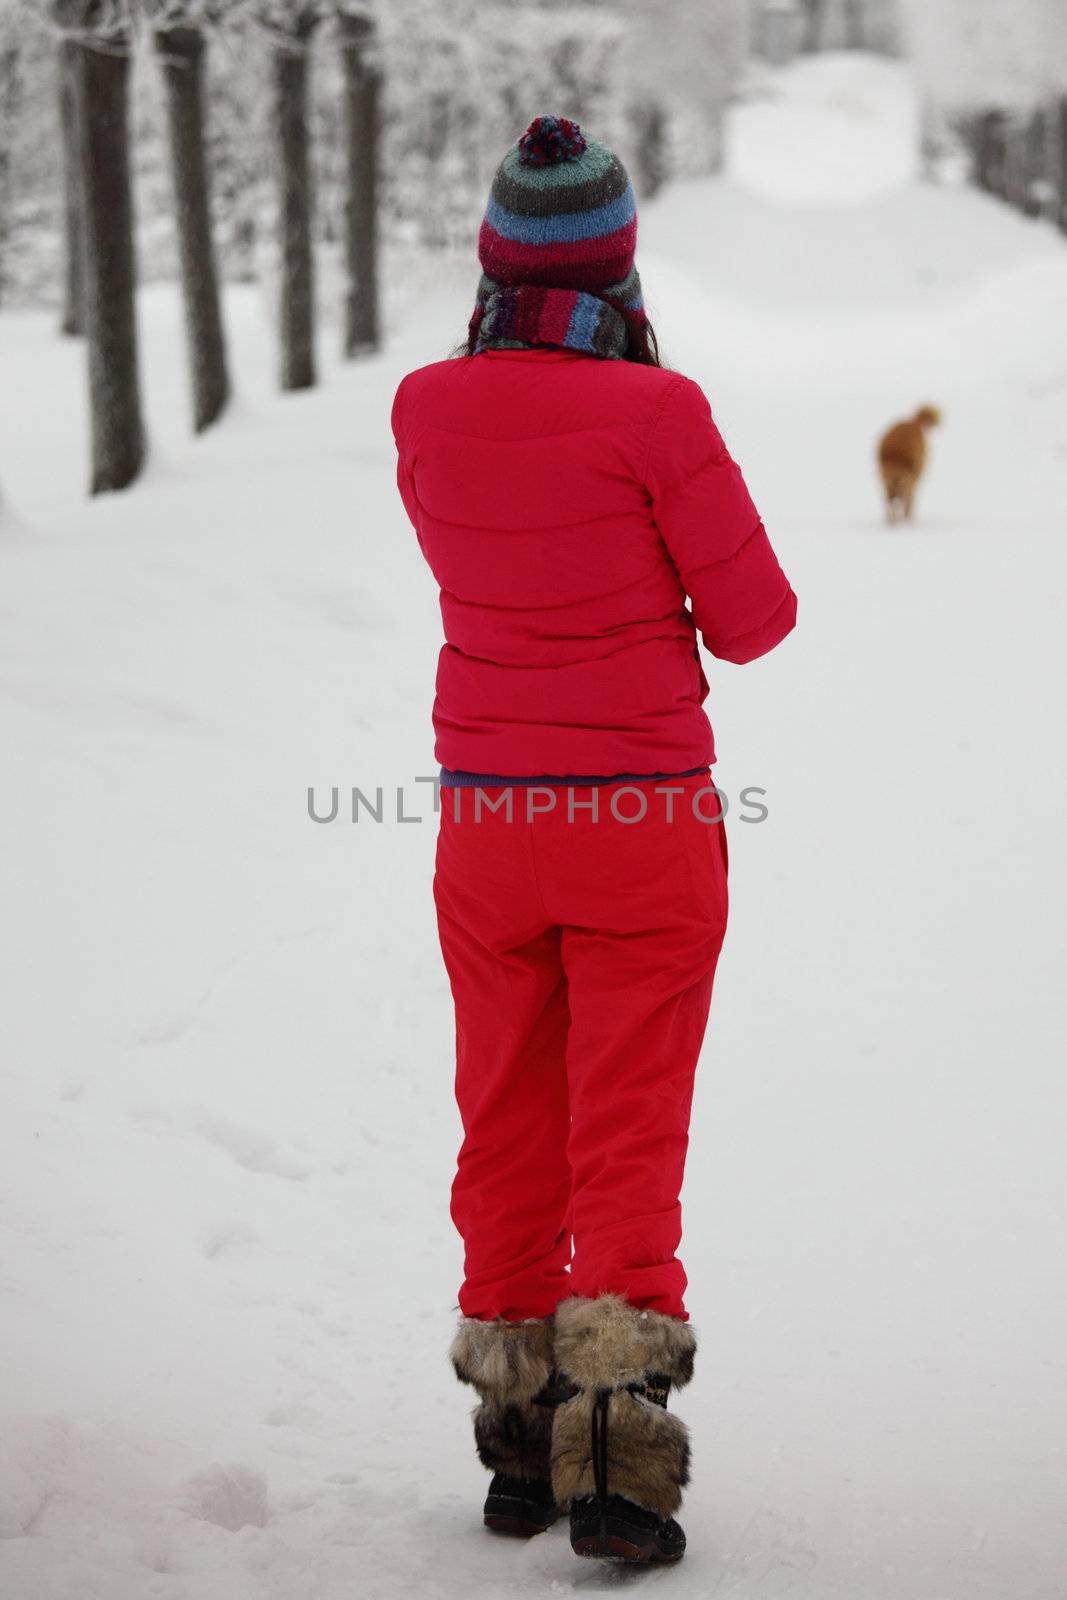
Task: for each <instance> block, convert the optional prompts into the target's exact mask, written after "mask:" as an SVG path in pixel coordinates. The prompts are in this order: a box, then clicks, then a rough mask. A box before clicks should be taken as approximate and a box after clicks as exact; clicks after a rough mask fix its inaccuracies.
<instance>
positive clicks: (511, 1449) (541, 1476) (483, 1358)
mask: <svg viewBox="0 0 1067 1600" xmlns="http://www.w3.org/2000/svg"><path fill="white" fill-rule="evenodd" d="M450 1354H451V1357H452V1365H453V1366H454V1367H455V1369H456V1376H457V1377H458V1378H459V1379H460V1380H461V1381H462V1382H463V1383H469V1384H471V1385H472V1387H473V1388H474V1389H476V1390H477V1392H478V1398H479V1401H480V1404H479V1405H478V1406H477V1407H476V1408H475V1411H474V1443H475V1447H476V1448H477V1451H478V1457H479V1459H480V1461H481V1462H482V1465H483V1466H486V1467H488V1468H489V1471H490V1472H491V1473H492V1474H493V1480H492V1482H491V1483H490V1485H489V1493H488V1495H487V1497H486V1501H485V1508H484V1512H483V1515H484V1518H485V1525H486V1527H487V1528H493V1529H495V1530H496V1531H497V1532H498V1533H514V1534H518V1535H520V1536H521V1537H523V1538H528V1537H529V1536H530V1535H531V1534H534V1533H543V1532H544V1530H545V1529H546V1528H548V1527H551V1525H552V1523H553V1522H555V1520H556V1518H557V1516H558V1515H559V1512H558V1511H557V1509H556V1502H555V1497H554V1496H553V1493H552V1484H551V1464H550V1453H551V1442H552V1411H551V1405H552V1400H551V1399H550V1398H548V1394H549V1389H550V1385H549V1379H550V1378H551V1377H552V1364H553V1358H552V1322H551V1319H548V1320H546V1321H530V1322H503V1321H498V1322H480V1321H478V1320H477V1319H476V1318H473V1317H464V1318H463V1320H462V1322H461V1323H460V1325H459V1329H458V1331H457V1333H456V1337H455V1338H454V1339H453V1341H452V1349H451V1351H450Z"/></svg>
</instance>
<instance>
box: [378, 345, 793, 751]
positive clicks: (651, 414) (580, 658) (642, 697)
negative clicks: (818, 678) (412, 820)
mask: <svg viewBox="0 0 1067 1600" xmlns="http://www.w3.org/2000/svg"><path fill="white" fill-rule="evenodd" d="M393 432H394V435H395V437H396V442H397V449H398V451H399V456H400V460H399V467H398V474H397V476H398V482H399V486H400V493H401V496H402V497H403V501H404V505H405V507H406V509H407V513H408V515H409V517H410V518H411V521H412V523H413V524H414V527H415V531H416V533H417V534H418V538H419V544H420V545H421V547H422V550H423V553H424V555H425V556H426V559H427V561H428V562H429V564H430V566H431V568H432V569H433V573H434V576H435V578H436V579H437V581H438V583H439V584H440V586H441V614H442V617H443V620H444V631H445V639H446V641H447V642H446V643H445V646H444V648H443V649H442V651H441V656H440V662H439V666H438V672H437V699H436V703H435V705H434V727H435V729H436V733H437V745H436V755H437V759H438V761H440V762H441V763H442V765H443V766H446V767H451V768H453V769H460V770H465V771H468V772H484V773H505V774H507V775H508V776H509V777H523V776H532V775H534V774H538V775H540V774H545V773H552V774H558V775H569V774H572V773H573V774H581V775H585V774H596V775H598V776H610V775H611V774H613V773H623V772H625V773H641V772H681V771H685V770H686V769H688V768H691V767H699V766H702V765H703V764H704V763H706V762H711V761H713V760H714V749H713V745H712V737H711V727H710V725H709V723H708V720H707V718H706V716H705V715H704V712H703V710H702V709H701V708H702V704H703V701H704V698H705V696H706V695H707V692H708V685H707V681H706V679H705V677H704V673H703V671H702V669H701V666H700V660H699V657H698V652H697V645H696V631H697V629H699V630H700V633H701V635H702V636H703V639H704V643H705V645H706V646H707V648H708V649H709V650H710V651H711V653H712V655H715V656H720V657H721V658H722V659H723V660H726V661H738V662H740V661H751V660H752V659H753V658H754V657H756V656H761V655H763V654H765V652H766V651H768V650H772V649H773V648H774V646H775V645H776V644H777V643H778V642H779V640H780V639H782V638H783V637H784V636H785V635H786V634H787V633H788V632H789V631H790V629H791V628H792V627H793V624H794V621H795V619H796V598H795V596H794V594H793V591H792V590H791V589H790V587H789V584H788V582H787V581H786V578H785V576H784V574H783V572H782V570H781V568H780V567H779V565H778V562H777V561H776V560H775V556H774V552H773V550H772V549H771V546H770V544H769V542H768V539H767V535H766V533H765V532H764V530H763V525H762V523H761V522H760V519H759V515H758V513H757V511H756V508H755V506H754V505H753V504H752V501H751V499H750V498H749V494H748V491H747V489H746V488H745V485H744V481H743V479H742V477H741V474H740V472H739V471H738V469H737V467H736V466H735V465H734V463H733V461H732V460H731V459H730V456H729V455H728V454H727V451H726V447H725V445H724V444H723V442H722V439H721V437H720V435H719V433H718V430H717V429H716V427H715V424H714V422H713V421H712V419H711V412H710V410H709V408H708V402H707V400H706V399H705V398H704V395H703V393H702V392H701V390H700V388H699V387H698V385H697V384H695V383H693V382H692V381H691V380H690V379H688V378H684V377H682V376H680V375H679V374H677V373H673V372H667V371H665V370H664V369H662V368H659V367H646V366H640V365H636V364H634V363H631V362H626V361H600V360H597V358H596V357H594V356H587V355H583V354H581V353H580V352H577V351H572V350H564V349H535V350H488V351H484V352H483V353H481V354H480V355H476V356H469V357H460V358H458V359H453V360H449V361H438V362H435V363H434V364H433V365H432V366H428V367H421V368H420V369H419V370H418V371H416V372H412V373H409V374H408V376H407V377H406V378H405V379H404V380H403V382H402V383H401V385H400V387H399V389H398V390H397V394H396V399H395V401H394V404H393ZM687 595H688V596H689V597H690V599H691V601H692V611H691V612H690V611H689V610H687V609H686V604H685V600H686V596H687Z"/></svg>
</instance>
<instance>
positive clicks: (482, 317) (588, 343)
mask: <svg viewBox="0 0 1067 1600" xmlns="http://www.w3.org/2000/svg"><path fill="white" fill-rule="evenodd" d="M613 301H614V302H615V304H612V302H613ZM641 310H642V302H641V282H640V279H639V278H638V276H637V269H636V267H634V268H632V269H631V271H630V272H629V274H628V275H627V277H626V278H625V279H624V280H623V282H622V283H617V284H613V285H612V286H611V288H609V289H605V290H603V291H602V294H586V293H585V292H584V291H583V290H581V289H557V288H554V287H551V286H548V285H544V284H536V283H519V284H503V283H498V282H497V280H496V279H495V278H490V277H489V276H488V274H486V273H483V274H482V277H481V279H480V280H479V283H478V300H477V304H476V305H475V308H474V315H473V317H472V318H471V323H470V333H471V335H472V337H473V339H474V344H473V350H474V354H475V355H477V354H479V352H481V351H482V350H531V349H533V348H534V347H536V346H539V345H552V346H557V347H559V348H561V349H567V350H581V351H583V352H584V353H585V354H586V355H591V356H599V357H600V358H601V359H603V360H606V361H621V360H623V359H624V357H625V355H626V349H627V344H628V342H629V330H628V328H627V324H626V317H625V315H624V314H623V313H624V311H629V312H630V313H631V314H635V313H636V314H640V312H641Z"/></svg>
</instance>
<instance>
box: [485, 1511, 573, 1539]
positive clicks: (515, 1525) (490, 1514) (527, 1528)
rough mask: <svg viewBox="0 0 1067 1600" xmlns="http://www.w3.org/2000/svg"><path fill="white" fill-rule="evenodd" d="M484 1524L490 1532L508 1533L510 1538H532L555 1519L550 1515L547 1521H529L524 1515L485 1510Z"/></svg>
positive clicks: (544, 1529)
mask: <svg viewBox="0 0 1067 1600" xmlns="http://www.w3.org/2000/svg"><path fill="white" fill-rule="evenodd" d="M482 1520H483V1521H484V1523H485V1526H486V1527H487V1528H488V1529H490V1531H491V1532H492V1533H504V1534H508V1535H509V1536H510V1537H511V1538H512V1539H532V1538H533V1537H534V1535H535V1534H537V1533H544V1532H545V1531H546V1529H548V1528H550V1527H551V1526H552V1523H553V1522H555V1521H556V1518H555V1517H552V1518H551V1519H550V1520H549V1521H548V1522H530V1521H529V1519H528V1518H526V1517H520V1516H514V1515H512V1514H511V1513H510V1512H507V1511H487V1512H486V1514H485V1516H484V1517H483V1519H482Z"/></svg>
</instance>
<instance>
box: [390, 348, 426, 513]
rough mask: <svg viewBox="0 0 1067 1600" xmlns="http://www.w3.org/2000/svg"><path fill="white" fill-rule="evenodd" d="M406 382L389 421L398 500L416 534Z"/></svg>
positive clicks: (415, 502)
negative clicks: (407, 443)
mask: <svg viewBox="0 0 1067 1600" xmlns="http://www.w3.org/2000/svg"><path fill="white" fill-rule="evenodd" d="M406 381H407V380H406V379H401V382H400V387H399V388H398V389H397V391H396V394H395V395H394V396H393V409H392V412H391V415H390V421H391V423H392V428H393V438H394V440H395V441H396V486H397V488H398V489H399V490H400V498H401V500H402V501H403V502H404V510H405V511H406V512H407V514H408V518H409V520H410V522H411V525H412V527H413V528H414V529H415V532H416V534H417V533H418V531H419V525H418V522H417V521H416V512H417V509H418V500H417V498H416V495H415V478H414V474H413V473H412V470H411V466H410V464H409V461H408V458H407V452H406V447H405V435H404V423H403V415H402V413H403V394H404V384H405V383H406ZM419 542H420V544H421V542H422V541H421V540H420V541H419Z"/></svg>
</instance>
